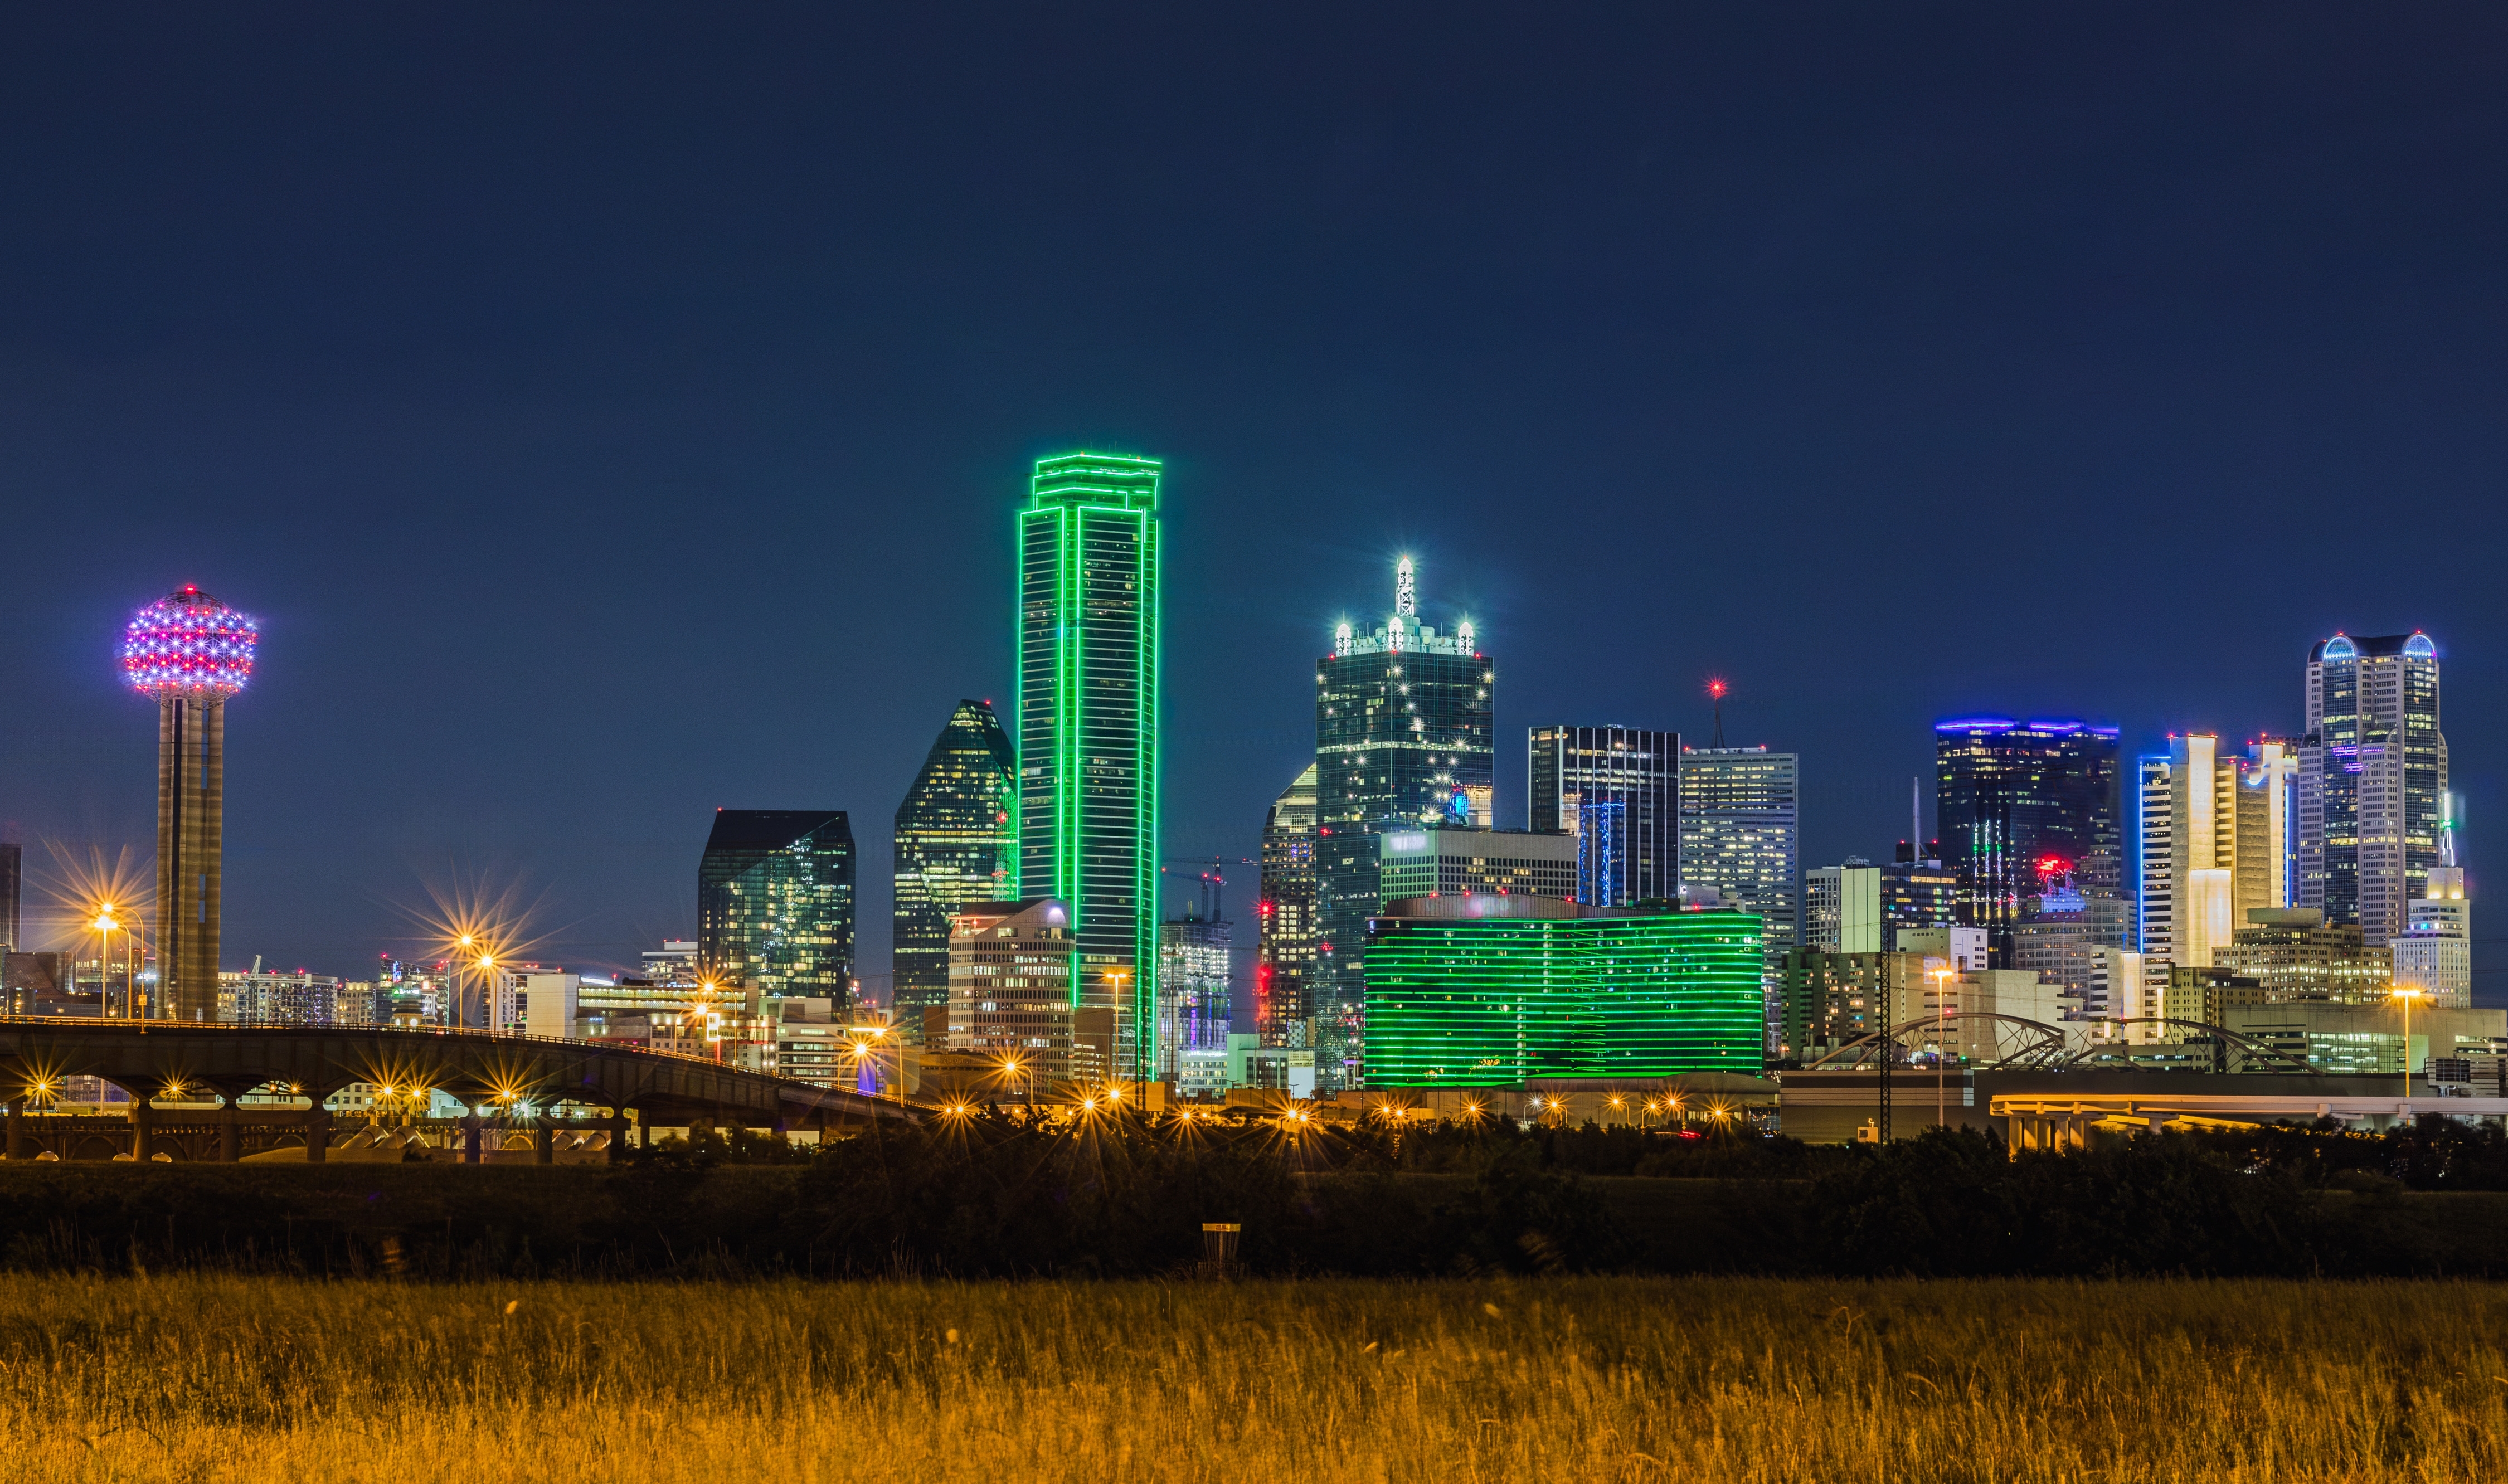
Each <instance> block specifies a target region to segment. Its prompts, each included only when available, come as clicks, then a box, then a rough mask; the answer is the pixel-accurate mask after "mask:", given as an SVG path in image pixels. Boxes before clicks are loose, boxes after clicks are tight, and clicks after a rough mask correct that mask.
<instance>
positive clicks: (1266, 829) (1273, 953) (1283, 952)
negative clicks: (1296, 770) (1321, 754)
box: [1254, 762, 1315, 1048]
mask: <svg viewBox="0 0 2508 1484" xmlns="http://www.w3.org/2000/svg"><path fill="white" fill-rule="evenodd" d="M1256 911H1257V912H1258V914H1259V915H1260V918H1261V921H1260V922H1259V924H1258V926H1257V931H1258V933H1259V934H1260V946H1259V948H1258V950H1257V954H1256V958H1255V961H1254V1033H1255V1035H1256V1036H1257V1037H1259V1038H1260V1040H1261V1044H1263V1045H1265V1046H1279V1047H1299V1048H1304V1047H1307V1046H1309V1045H1310V1044H1311V1043H1310V1042H1309V1040H1308V1039H1307V1037H1308V1028H1307V1016H1308V1009H1307V977H1308V975H1309V973H1310V972H1311V971H1312V970H1313V968H1314V963H1315V765H1314V764H1313V763H1311V762H1309V763H1308V764H1307V767H1306V771H1304V772H1302V773H1300V774H1299V775H1298V776H1297V777H1296V778H1295V779H1293V780H1292V781H1291V782H1290V784H1289V786H1288V788H1286V789H1284V790H1282V791H1281V794H1280V797H1279V798H1275V799H1273V800H1272V812H1271V813H1270V814H1269V815H1268V816H1267V817H1266V818H1265V819H1264V821H1263V900H1262V903H1261V905H1260V906H1259V907H1257V909H1256Z"/></svg>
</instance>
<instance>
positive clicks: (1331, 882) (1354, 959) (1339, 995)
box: [1308, 557, 1497, 1094]
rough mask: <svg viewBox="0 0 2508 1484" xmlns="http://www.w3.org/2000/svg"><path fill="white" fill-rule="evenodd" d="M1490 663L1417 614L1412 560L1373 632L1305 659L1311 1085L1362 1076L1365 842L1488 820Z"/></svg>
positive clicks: (1462, 633)
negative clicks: (1308, 673)
mask: <svg viewBox="0 0 2508 1484" xmlns="http://www.w3.org/2000/svg"><path fill="white" fill-rule="evenodd" d="M1496 691H1497V663H1496V661H1495V660H1494V659H1492V658H1491V657H1490V656H1489V655H1487V654H1483V653H1481V652H1480V649H1479V645H1478V638H1477V636H1476V635H1475V634H1474V633H1473V630H1472V624H1471V621H1470V620H1469V619H1465V620H1463V621H1462V622H1460V623H1458V624H1457V625H1456V627H1455V630H1454V632H1452V633H1450V634H1441V633H1439V632H1438V631H1437V630H1436V629H1435V628H1433V627H1431V626H1429V625H1427V624H1423V623H1421V622H1420V617H1419V609H1418V599H1417V589H1416V587H1415V585H1414V580H1413V571H1412V566H1411V560H1410V558H1408V557H1405V558H1403V559H1402V561H1401V564H1400V565H1399V566H1398V567H1397V569H1396V571H1395V579H1394V600H1393V612H1391V613H1389V614H1387V615H1386V617H1385V621H1384V623H1383V625H1381V626H1380V627H1378V628H1377V629H1375V630H1374V631H1373V632H1372V633H1365V634H1362V633H1359V632H1357V631H1356V630H1355V629H1353V628H1352V627H1351V626H1350V625H1349V624H1347V623H1344V624H1342V625H1341V626H1340V628H1339V630H1338V631H1336V633H1335V634H1334V636H1333V652H1332V654H1331V655H1330V656H1328V657H1326V658H1324V659H1321V660H1318V661H1316V663H1315V792H1316V805H1315V817H1316V824H1315V894H1316V909H1315V915H1316V939H1317V941H1316V944H1315V960H1314V972H1313V974H1312V976H1311V977H1310V978H1309V981H1308V984H1309V990H1308V1004H1309V1035H1310V1038H1311V1041H1312V1044H1313V1046H1314V1047H1315V1052H1316V1055H1315V1088H1316V1091H1317V1092H1318V1093H1322V1094H1331V1093H1337V1092H1340V1091H1342V1090H1344V1089H1346V1088H1355V1087H1360V1086H1363V1085H1364V1081H1363V1079H1364V1077H1365V1067H1364V1064H1363V1063H1364V1059H1365V1054H1366V1028H1365V1015H1366V1008H1367V982H1366V973H1365V966H1364V963H1365V953H1366V945H1367V920H1368V918H1369V917H1370V916H1372V915H1374V914H1375V912H1376V910H1377V909H1378V908H1379V907H1380V906H1381V905H1382V904H1383V897H1382V895H1381V888H1382V882H1381V880H1380V878H1379V873H1378V861H1377V841H1378V839H1379V838H1380V836H1381V835H1383V831H1384V829H1385V828H1386V827H1388V826H1393V825H1417V824H1423V823H1434V822H1451V823H1454V824H1457V825H1472V824H1478V825H1488V824H1491V823H1493V821H1491V820H1490V819H1489V818H1488V817H1487V814H1488V811H1489V808H1490V803H1489V800H1490V798H1491V789H1492V785H1493V781H1494V776H1495V761H1496V753H1495V733H1494V712H1495V702H1494V700H1493V697H1494V695H1495V694H1496Z"/></svg>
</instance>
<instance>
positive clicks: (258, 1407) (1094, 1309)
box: [0, 1276, 2508, 1484]
mask: <svg viewBox="0 0 2508 1484" xmlns="http://www.w3.org/2000/svg"><path fill="white" fill-rule="evenodd" d="M2503 1336H2508V1289H2502V1288H2499V1287H2495V1286H2490V1285H2481V1284H2460V1283H2440V1282H2381V1283H2364V1284H2357V1285H2351V1284H2303V1283H2283V1282H2268V1281H2203V1282H2147V1283H2077V1282H2063V1281H2036V1282H2032V1281H2021V1280H1978V1281H1963V1282H1949V1281H1942V1282H1930V1283H1928V1282H1912V1281H1889V1282H1852V1281H1787V1280H1739V1279H1599V1278H1598V1279H1561V1280H1536V1281H1491V1282H1446V1283H1387V1282H1368V1281H1329V1282H1304V1283H1290V1282H1279V1283H1249V1284H1243V1285H1237V1286H1192V1285H1170V1284H1158V1283H1103V1284H1076V1285H1062V1284H1044V1283H1038V1284H1023V1285H1010V1286H1005V1285H1001V1284H956V1283H937V1282H936V1283H907V1282H896V1283H855V1284H842V1285H836V1284H807V1283H800V1282H784V1283H760V1284H722V1285H717V1284H703V1283H690V1284H642V1285H627V1284H592V1283H540V1284H510V1283H509V1284H496V1285H480V1286H422V1285H404V1284H391V1283H384V1282H370V1283H369V1282H327V1283H326V1282H305V1281H298V1280H277V1279H252V1278H229V1277H183V1278H176V1279H117V1280H96V1279H69V1278H44V1277H33V1276H5V1277H0V1475H5V1477H7V1478H8V1479H11V1480H16V1479H45V1480H64V1481H66V1480H78V1481H92V1480H126V1479H127V1480H158V1479H166V1480H183V1481H200V1484H208V1481H223V1480H238V1481H241V1480H247V1479H249V1480H254V1481H257V1484H258V1481H267V1480H272V1479H323V1480H329V1481H349V1480H359V1481H373V1484H385V1481H389V1484H406V1481H409V1480H413V1479H428V1478H460V1479H496V1480H551V1481H564V1484H595V1481H597V1484H612V1481H618V1484H626V1481H639V1480H656V1481H659V1480H674V1481H676V1480H700V1479H702V1480H708V1481H714V1480H722V1479H756V1478H770V1477H771V1478H776V1479H784V1480H793V1481H812V1480H826V1481H830V1484H834V1481H837V1480H844V1481H847V1484H853V1481H865V1480H873V1481H881V1480H898V1481H905V1480H931V1479H962V1478H964V1479H975V1478H981V1479H987V1480H994V1479H1003V1480H1007V1479H1017V1480H1021V1481H1025V1480H1059V1479H1088V1480H1097V1481H1102V1480H1126V1481H1130V1480H1165V1479H1196V1480H1200V1479H1207V1480H1214V1481H1216V1480H1228V1481H1241V1480H1248V1479H1257V1480H1259V1479H1278V1480H1283V1481H1292V1480H1294V1481H1298V1484H1308V1481H1315V1480H1339V1479H1360V1480H1366V1479H1386V1480H1415V1479H1416V1480H1423V1481H1424V1480H1492V1481H1495V1480H1501V1479H1503V1480H1509V1481H1522V1480H1535V1479H1656V1478H1679V1479H1715V1480H1719V1481H1721V1480H1770V1481H1777V1480H1785V1481H1792V1480H1824V1479H1838V1480H1846V1479H1854V1480H1858V1481H1869V1480H1879V1479H1888V1480H1919V1479H1924V1480H1930V1479H1962V1480H1967V1479H1974V1480H1989V1479H1990V1480H2042V1479H2043V1480H2068V1481H2069V1480H2082V1479H2101V1480H2129V1479H2186V1480H2194V1479H2203V1480H2240V1479H2251V1480H2285V1481H2286V1480H2295V1479H2328V1480H2331V1479H2342V1480H2368V1479H2414V1480H2453V1479H2462V1480H2476V1479H2483V1480H2488V1479H2496V1478H2500V1477H2503V1476H2508V1379H2503V1378H2508V1355H2503V1354H2502V1344H2503V1338H2502V1337H2503Z"/></svg>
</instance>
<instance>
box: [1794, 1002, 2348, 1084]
mask: <svg viewBox="0 0 2508 1484" xmlns="http://www.w3.org/2000/svg"><path fill="white" fill-rule="evenodd" d="M2134 1026H2148V1027H2151V1028H2152V1029H2153V1030H2154V1031H2157V1032H2158V1033H2160V1034H2162V1035H2165V1036H2167V1037H2169V1039H2168V1040H2165V1041H2161V1040H2158V1039H2153V1040H2128V1039H2125V1038H2124V1037H2123V1036H2122V1034H2121V1032H2123V1031H2125V1030H2126V1029H2127V1028H2128V1027H2134ZM2090 1030H2100V1031H2110V1030H2112V1031H2116V1032H2119V1033H2120V1034H2119V1035H2117V1036H2115V1037H2109V1036H2105V1035H2098V1036H2092V1035H2086V1034H2084V1032H2086V1031H2090ZM1928 1045H1930V1046H1933V1047H1934V1048H1935V1049H1936V1056H1937V1057H1938V1056H1940V1055H1942V1049H1943V1048H1945V1047H1950V1046H1958V1045H1971V1046H1973V1048H1974V1049H1975V1050H1976V1051H1977V1052H1979V1053H1981V1055H1977V1056H1973V1057H1967V1056H1962V1057H1961V1059H1963V1060H1964V1061H1965V1062H1966V1063H1967V1067H1968V1069H1969V1070H1972V1071H2042V1072H2051V1071H2064V1070H2071V1069H2075V1068H2080V1069H2084V1070H2087V1069H2093V1068H2098V1067H2106V1066H2118V1065H2124V1066H2130V1065H2132V1064H2133V1059H2134V1058H2133V1054H2134V1053H2135V1052H2136V1051H2141V1052H2143V1053H2145V1054H2146V1055H2148V1054H2150V1053H2153V1052H2157V1051H2160V1050H2163V1049H2165V1048H2169V1047H2179V1048H2183V1047H2199V1046H2206V1045H2208V1046H2209V1047H2210V1048H2212V1049H2213V1050H2214V1052H2215V1053H2217V1054H2218V1055H2219V1056H2220V1057H2221V1058H2222V1061H2223V1065H2222V1068H2221V1069H2222V1070H2224V1071H2231V1072H2289V1073H2296V1074H2303V1075H2312V1074H2316V1073H2318V1070H2319V1069H2318V1068H2316V1067H2313V1066H2310V1065H2309V1064H2308V1062H2307V1058H2306V1057H2301V1056H2299V1055H2297V1054H2295V1053H2292V1052H2287V1051H2283V1050H2282V1049H2281V1048H2279V1047H2276V1046H2268V1045H2267V1044H2266V1043H2264V1042H2262V1041H2259V1040H2256V1039H2255V1038H2253V1037H2251V1036H2243V1035H2240V1034H2239V1033H2238V1032H2236V1031H2234V1030H2230V1029H2227V1028H2225V1027H2223V1026H2219V1025H2213V1024H2209V1023H2207V1022H2205V1021H2202V1020H2174V1019H2171V1018H2169V1017H2166V1016H2141V1017H2137V1018H2135V1019H2132V1020H2074V1021H2068V1022H2067V1023H2065V1024H2063V1025H2049V1024H2047V1022H2046V1021H2044V1020H2028V1019H2025V1018H2023V1017H2021V1016H2016V1015H2003V1014H1999V1013H1997V1012H1994V1011H1988V1010H1954V1011H1952V1012H1950V1013H1949V1014H1947V1015H1929V1016H1921V1017H1919V1018H1917V1019H1915V1020H1908V1021H1905V1022H1903V1023H1901V1024H1898V1025H1893V1026H1891V1027H1889V1028H1888V1029H1886V1030H1876V1031H1873V1032H1871V1033H1870V1034H1868V1035H1864V1036H1861V1037H1858V1038H1857V1039H1855V1040H1853V1041H1849V1042H1848V1043H1846V1044H1845V1045H1844V1046H1841V1047H1839V1048H1838V1049H1837V1050H1835V1051H1833V1052H1830V1053H1829V1054H1828V1055H1827V1056H1825V1057H1821V1058H1820V1059H1819V1060H1817V1061H1812V1062H1807V1063H1805V1065H1804V1067H1803V1070H1805V1071H1818V1072H1851V1071H1863V1070H1867V1069H1868V1070H1880V1069H1882V1068H1884V1067H1891V1068H1896V1067H1905V1066H1911V1065H1913V1064H1915V1062H1914V1057H1913V1054H1914V1052H1915V1049H1916V1048H1918V1047H1920V1046H1928ZM1885 1047H1886V1048H1888V1051H1887V1053H1886V1054H1885V1053H1884V1051H1883V1048H1885ZM1953 1055H1959V1054H1957V1053H1953ZM1927 1064H1928V1065H1929V1066H1930V1063H1927Z"/></svg>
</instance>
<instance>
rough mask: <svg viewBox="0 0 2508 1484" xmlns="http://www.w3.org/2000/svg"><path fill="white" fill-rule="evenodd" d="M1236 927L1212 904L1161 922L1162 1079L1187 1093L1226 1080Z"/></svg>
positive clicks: (1217, 1087)
mask: <svg viewBox="0 0 2508 1484" xmlns="http://www.w3.org/2000/svg"><path fill="white" fill-rule="evenodd" d="M1205 896H1207V893H1205ZM1233 931H1234V924H1232V923H1230V922H1229V921H1228V920H1227V919H1226V918H1224V917H1221V916H1218V915H1217V908H1216V906H1215V904H1213V903H1209V902H1200V903H1194V904H1192V905H1189V906H1188V907H1186V909H1185V910H1184V913H1183V915H1182V916H1179V917H1173V918H1170V919H1168V920H1167V921H1165V922H1162V923H1161V924H1159V958H1160V963H1159V1043H1158V1044H1159V1080H1160V1081H1161V1082H1164V1083H1168V1084H1170V1085H1171V1086H1174V1087H1175V1088H1176V1089H1177V1091H1179V1092H1181V1093H1183V1094H1187V1095H1193V1094H1215V1093H1218V1092H1220V1091H1221V1090H1222V1088H1223V1087H1224V1085H1225V1084H1226V1082H1227V1073H1228V1022H1229V993H1230V978H1231V976H1230V973H1229V969H1230V963H1229V959H1230V956H1231V955H1230V945H1231V943H1232V942H1233V939H1232V936H1231V935H1232V933H1233Z"/></svg>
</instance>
